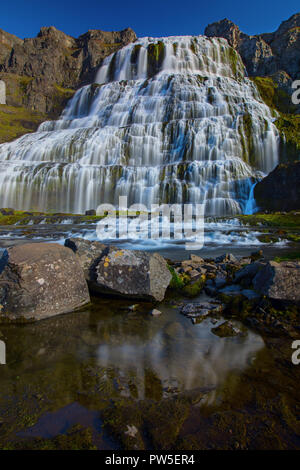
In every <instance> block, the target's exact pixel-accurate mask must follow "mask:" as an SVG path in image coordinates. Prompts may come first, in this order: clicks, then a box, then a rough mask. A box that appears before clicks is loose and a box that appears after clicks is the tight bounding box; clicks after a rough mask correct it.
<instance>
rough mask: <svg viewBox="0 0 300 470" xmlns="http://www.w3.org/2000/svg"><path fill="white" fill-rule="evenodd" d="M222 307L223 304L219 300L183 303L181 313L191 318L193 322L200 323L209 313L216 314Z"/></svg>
mask: <svg viewBox="0 0 300 470" xmlns="http://www.w3.org/2000/svg"><path fill="white" fill-rule="evenodd" d="M223 309H224V305H223V304H221V303H220V302H214V303H212V302H199V303H190V304H186V305H184V307H183V308H182V309H181V313H182V314H183V315H185V316H186V317H189V318H191V319H192V320H193V321H194V320H195V321H194V323H200V322H201V321H203V320H204V319H205V318H207V317H208V316H210V315H217V314H219V313H221V312H222V311H223Z"/></svg>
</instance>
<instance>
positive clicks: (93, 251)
mask: <svg viewBox="0 0 300 470" xmlns="http://www.w3.org/2000/svg"><path fill="white" fill-rule="evenodd" d="M65 246H66V247H67V248H70V249H71V250H72V251H73V252H74V253H75V254H76V256H77V257H78V259H79V263H80V265H81V267H82V269H83V271H84V275H85V278H86V280H87V281H92V280H93V279H94V277H95V275H94V267H95V265H96V264H97V261H99V260H100V259H101V257H102V256H103V254H105V253H104V252H105V250H106V251H108V248H107V246H106V245H103V243H100V242H97V241H94V242H91V241H90V240H85V239H84V238H67V239H66V241H65Z"/></svg>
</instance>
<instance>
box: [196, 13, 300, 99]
mask: <svg viewBox="0 0 300 470" xmlns="http://www.w3.org/2000/svg"><path fill="white" fill-rule="evenodd" d="M205 35H206V36H210V37H211V36H217V37H223V38H225V39H227V41H228V43H229V44H230V45H231V46H232V47H234V48H235V49H236V50H237V51H238V52H239V54H240V55H241V57H242V60H243V62H244V64H245V66H246V68H247V71H248V74H249V75H250V76H263V77H265V76H272V77H273V79H274V81H275V82H276V83H277V84H278V86H279V87H281V88H282V89H285V90H287V91H288V92H289V94H292V92H293V90H292V88H291V84H292V81H293V80H296V79H297V78H298V79H299V77H300V63H299V55H300V13H297V14H295V15H293V16H292V17H291V18H289V19H288V20H287V21H284V22H283V23H281V25H280V26H279V28H278V29H277V30H276V31H275V32H274V33H266V34H258V35H254V36H249V35H248V34H245V33H243V32H242V31H241V30H240V29H239V27H238V26H237V25H235V24H234V23H233V22H232V21H230V20H228V19H224V20H221V21H218V22H216V23H212V24H210V25H208V26H207V27H206V29H205Z"/></svg>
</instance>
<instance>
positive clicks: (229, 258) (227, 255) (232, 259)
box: [215, 253, 238, 263]
mask: <svg viewBox="0 0 300 470" xmlns="http://www.w3.org/2000/svg"><path fill="white" fill-rule="evenodd" d="M215 261H216V263H224V262H225V263H229V262H230V263H238V259H237V258H236V257H235V256H234V255H233V254H232V253H225V254H224V255H221V256H218V257H217V258H216V259H215Z"/></svg>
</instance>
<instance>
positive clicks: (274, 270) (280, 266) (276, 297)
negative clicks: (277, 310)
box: [253, 261, 300, 304]
mask: <svg viewBox="0 0 300 470" xmlns="http://www.w3.org/2000/svg"><path fill="white" fill-rule="evenodd" d="M299 284H300V262H298V261H284V262H282V263H276V262H275V261H270V262H268V263H267V264H266V265H265V266H264V267H263V268H262V269H261V270H260V271H259V272H258V273H257V274H256V276H255V277H254V279H253V286H254V289H255V291H256V292H257V293H258V294H260V295H264V296H267V297H268V298H269V299H270V300H273V301H278V302H283V303H285V302H292V303H296V304H300V289H299Z"/></svg>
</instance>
